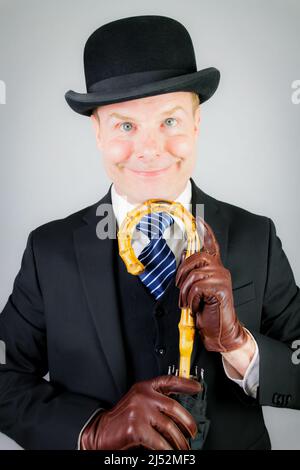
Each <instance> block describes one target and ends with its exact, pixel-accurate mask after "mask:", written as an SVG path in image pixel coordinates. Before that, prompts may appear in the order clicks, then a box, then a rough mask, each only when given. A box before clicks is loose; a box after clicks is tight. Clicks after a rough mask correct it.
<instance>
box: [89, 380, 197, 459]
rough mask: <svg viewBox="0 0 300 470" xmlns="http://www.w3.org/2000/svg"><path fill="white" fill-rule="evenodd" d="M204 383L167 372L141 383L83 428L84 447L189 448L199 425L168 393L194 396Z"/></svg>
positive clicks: (92, 448) (102, 448) (113, 448)
mask: <svg viewBox="0 0 300 470" xmlns="http://www.w3.org/2000/svg"><path fill="white" fill-rule="evenodd" d="M201 389H202V386H201V384H200V383H199V382H196V381H195V380H193V379H185V378H182V377H176V376H172V375H163V376H160V377H155V378H154V379H150V380H145V381H143V382H137V383H136V384H134V385H133V386H132V387H131V388H130V390H129V391H128V392H127V393H126V395H124V397H122V399H121V400H120V401H119V402H118V403H117V404H116V405H115V406H114V407H113V408H112V409H110V410H105V411H102V410H101V411H100V412H99V413H98V414H97V415H96V416H95V417H94V418H93V419H92V420H91V422H90V423H88V425H87V426H86V428H85V429H84V430H83V432H82V435H81V441H80V448H81V449H82V450H104V449H105V450H117V449H119V450H125V449H129V448H132V447H139V446H141V447H145V448H147V449H153V450H165V449H166V450H173V449H181V450H189V449H190V446H189V443H188V441H187V439H186V438H187V437H188V438H190V437H192V438H194V437H195V435H196V433H197V425H196V423H195V421H194V418H193V417H192V415H191V414H190V413H189V412H188V411H187V410H186V409H185V408H184V407H183V406H182V405H180V404H179V403H178V402H177V401H176V400H174V399H173V398H171V397H168V396H167V395H170V394H173V393H184V394H189V395H193V394H196V393H198V392H199V391H201Z"/></svg>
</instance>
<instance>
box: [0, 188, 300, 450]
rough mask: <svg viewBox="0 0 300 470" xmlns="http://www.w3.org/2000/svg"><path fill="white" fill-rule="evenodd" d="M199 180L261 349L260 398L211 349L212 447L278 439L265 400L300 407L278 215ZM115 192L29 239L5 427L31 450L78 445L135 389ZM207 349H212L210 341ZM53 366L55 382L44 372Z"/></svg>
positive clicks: (2, 401) (297, 308)
mask: <svg viewBox="0 0 300 470" xmlns="http://www.w3.org/2000/svg"><path fill="white" fill-rule="evenodd" d="M191 181H192V203H193V213H195V212H194V211H195V204H204V211H205V219H206V220H207V222H208V223H209V224H210V226H211V227H212V229H213V230H214V232H215V235H216V237H217V240H218V242H219V244H220V248H221V256H222V261H223V263H224V266H225V267H227V268H228V269H229V270H230V272H231V276H232V284H233V295H234V303H235V308H236V312H237V314H238V316H239V318H240V320H241V321H242V322H243V323H244V325H245V326H246V327H247V328H248V329H249V330H250V331H251V332H252V334H253V335H254V337H255V338H256V341H257V343H258V347H259V353H260V378H259V381H260V386H259V393H258V398H257V399H256V400H255V399H253V398H250V397H248V396H246V394H245V393H244V392H243V390H242V389H241V388H240V387H239V386H238V385H236V384H235V383H234V382H232V381H231V380H229V379H228V378H227V377H226V376H225V373H224V370H223V368H222V364H221V356H220V354H218V353H208V352H205V357H204V356H203V357H204V360H205V361H206V369H207V370H208V374H209V377H210V386H209V391H210V394H209V397H208V400H209V402H210V409H211V410H212V411H211V415H212V416H211V419H212V421H211V428H210V432H209V436H208V439H207V442H206V448H211V449H215V448H218V449H226V448H227V449H229V448H231V449H247V448H250V449H255V448H258V449H259V448H268V447H269V446H270V442H269V437H268V433H267V431H266V428H265V425H264V421H263V416H262V412H261V405H270V406H284V407H289V408H300V392H299V390H300V366H299V365H296V364H293V361H292V352H293V349H292V348H291V344H292V341H293V340H295V339H299V338H300V293H299V288H298V287H297V285H296V283H295V280H294V277H293V273H292V270H291V268H290V265H289V262H288V260H287V258H286V255H285V253H284V251H283V250H282V246H281V242H280V239H279V238H278V237H277V235H276V232H275V227H274V223H273V222H272V220H271V219H269V218H267V217H264V216H260V215H255V214H252V213H250V212H248V211H246V210H243V209H241V208H239V207H236V206H233V205H230V204H227V203H224V202H221V201H218V200H216V199H214V198H213V197H211V196H209V195H207V194H205V193H204V192H203V191H202V190H201V189H199V188H198V187H197V186H196V184H195V182H194V181H193V180H191ZM110 202H111V196H110V190H109V191H108V193H107V194H106V195H105V196H104V198H103V199H101V200H100V201H98V202H97V203H96V204H94V205H92V206H90V207H87V208H85V209H83V210H81V211H79V212H77V213H75V214H72V215H70V216H68V217H66V218H64V219H61V220H55V221H52V222H49V223H47V224H44V225H42V226H40V227H38V228H36V229H35V230H33V231H32V232H31V233H30V234H29V237H28V242H27V246H26V249H25V252H24V255H23V259H22V265H21V269H20V271H19V273H18V275H17V277H16V279H15V282H14V286H13V292H12V294H11V295H10V296H9V299H8V301H7V304H6V306H5V308H4V310H3V312H2V314H1V315H0V339H1V340H3V341H5V343H6V352H7V358H6V364H2V365H1V366H0V430H1V431H2V432H4V433H6V434H7V435H8V436H10V437H11V438H12V439H14V440H16V441H17V442H18V443H19V444H20V445H21V446H22V447H24V448H26V449H75V448H76V446H77V439H78V435H79V432H80V430H81V428H82V426H83V425H84V423H85V422H86V420H87V419H88V418H89V416H90V415H91V414H92V413H93V412H94V410H95V409H96V408H98V407H105V408H109V407H111V406H113V405H114V404H115V403H116V402H117V401H118V400H119V399H120V398H121V397H122V396H123V395H124V394H125V393H126V391H127V388H126V369H127V367H128V364H126V358H125V354H124V344H123V338H122V332H121V328H120V321H119V317H118V309H117V304H116V286H115V282H114V276H113V266H112V259H113V253H112V244H113V243H112V240H111V239H109V238H106V239H99V238H98V237H97V236H96V225H97V224H98V223H99V221H100V220H101V219H102V217H103V216H105V215H106V214H105V213H104V214H103V213H102V215H100V216H98V215H96V209H97V207H98V205H99V204H101V203H110ZM202 350H203V348H202ZM48 371H49V376H50V381H49V382H48V381H46V380H45V379H44V378H43V377H44V376H45V374H46V373H47V372H48Z"/></svg>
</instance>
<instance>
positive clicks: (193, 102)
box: [191, 91, 200, 112]
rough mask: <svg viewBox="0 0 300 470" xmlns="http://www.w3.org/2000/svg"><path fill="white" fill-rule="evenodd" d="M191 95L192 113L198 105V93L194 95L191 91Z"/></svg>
mask: <svg viewBox="0 0 300 470" xmlns="http://www.w3.org/2000/svg"><path fill="white" fill-rule="evenodd" d="M191 94H192V104H193V112H195V111H196V109H197V108H198V106H199V105H200V97H199V95H198V93H196V92H195V91H192V92H191Z"/></svg>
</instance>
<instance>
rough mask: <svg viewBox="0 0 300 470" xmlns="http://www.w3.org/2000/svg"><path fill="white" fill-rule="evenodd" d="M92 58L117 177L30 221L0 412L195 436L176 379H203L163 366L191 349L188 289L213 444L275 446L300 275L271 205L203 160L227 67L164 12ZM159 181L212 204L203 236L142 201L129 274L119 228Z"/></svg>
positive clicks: (167, 444)
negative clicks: (185, 321)
mask: <svg viewBox="0 0 300 470" xmlns="http://www.w3.org/2000/svg"><path fill="white" fill-rule="evenodd" d="M84 60H85V74H86V82H87V93H86V94H79V93H75V92H73V91H69V92H68V93H67V94H66V99H67V102H68V103H69V105H70V106H71V107H72V109H74V110H75V111H76V112H78V113H80V114H82V115H86V116H91V120H92V123H93V126H94V129H95V135H96V141H97V145H98V147H99V149H100V151H101V154H102V158H103V163H104V168H105V170H106V173H107V174H108V176H109V177H110V179H111V180H112V182H113V184H112V185H111V187H110V188H109V191H108V192H107V194H106V195H105V196H104V197H103V198H102V199H101V200H100V201H98V202H97V203H95V204H94V205H92V206H90V207H88V208H85V209H83V210H81V211H79V212H77V213H75V214H72V215H70V216H68V217H66V218H65V219H62V220H56V221H53V222H49V223H48V224H45V225H43V226H41V227H38V228H36V229H35V230H33V231H32V232H31V233H30V235H29V238H28V242H27V247H26V249H25V252H24V256H23V260H22V266H21V269H20V272H19V273H18V275H17V277H16V280H15V283H14V289H13V292H12V294H11V296H10V297H9V299H8V302H7V304H6V306H5V308H4V311H3V312H2V315H1V316H0V338H1V339H2V340H3V341H5V344H6V351H7V360H6V364H4V365H1V370H0V372H1V375H0V377H1V380H0V423H1V424H0V429H1V431H2V432H4V433H6V434H7V435H9V436H10V437H12V438H13V439H15V440H16V441H17V442H19V443H20V444H21V445H22V446H23V447H25V448H28V449H75V448H79V449H95V450H96V449H129V448H134V447H139V446H142V447H145V448H148V449H155V450H163V449H169V450H172V449H182V450H187V449H189V438H193V437H194V436H195V433H196V431H197V430H196V424H195V421H194V419H193V417H192V416H191V414H190V413H189V412H188V411H187V410H186V409H185V408H184V407H183V406H181V405H180V404H179V403H178V402H177V401H176V400H174V398H173V397H172V396H171V395H172V394H174V393H175V394H181V393H183V394H192V395H193V394H195V393H197V392H198V391H200V388H201V387H200V385H199V383H198V382H197V381H195V380H193V379H184V378H181V377H176V376H172V375H167V372H168V367H169V365H170V364H176V363H177V362H178V322H179V318H180V307H185V306H190V308H191V311H192V314H193V315H194V317H195V322H196V328H197V335H196V336H195V344H194V350H193V356H192V365H193V367H194V366H198V367H199V368H200V367H201V368H203V369H204V371H205V378H206V382H207V385H208V389H207V390H208V397H207V406H208V408H207V415H208V418H209V420H210V429H209V433H208V435H207V438H206V441H205V444H204V448H206V449H269V448H270V440H269V436H268V432H267V430H266V428H265V424H264V420H263V415H262V410H261V406H262V405H271V406H285V407H289V408H299V406H300V397H299V391H298V390H299V385H300V372H299V367H298V366H297V365H296V364H294V363H293V361H292V353H293V349H292V343H293V341H294V340H295V339H297V338H299V337H300V293H299V289H298V287H297V285H296V284H295V280H294V277H293V273H292V271H291V268H290V265H289V262H288V260H287V258H286V256H285V254H284V252H283V250H282V247H281V242H280V239H279V238H278V237H277V235H276V231H275V227H274V223H273V221H272V220H271V219H269V218H267V217H263V216H259V215H255V214H252V213H250V212H248V211H246V210H243V209H241V208H239V207H236V206H233V205H230V204H227V203H224V202H221V201H218V200H216V199H214V198H213V197H211V196H209V195H207V194H205V193H204V192H203V191H202V190H201V189H200V188H199V187H198V186H197V185H196V183H195V182H194V180H193V179H192V178H191V176H192V173H193V170H194V165H195V161H196V142H197V138H198V134H199V125H200V124H199V123H200V106H202V103H204V102H205V101H206V100H208V99H209V98H210V97H211V96H212V95H213V93H214V92H215V90H216V89H217V86H218V83H219V77H220V75H219V72H218V71H217V70H216V69H215V68H213V67H211V68H208V69H205V70H201V71H197V68H196V62H195V56H194V51H193V45H192V42H191V39H190V37H189V34H188V32H187V31H186V29H185V28H184V27H183V26H182V25H181V24H180V23H178V22H177V21H175V20H173V19H171V18H166V17H162V16H139V17H131V18H123V19H121V20H118V21H114V22H111V23H109V24H106V25H104V26H102V27H101V28H99V29H98V30H96V31H95V32H94V33H93V34H92V35H91V36H90V38H89V39H88V41H87V43H86V46H85V55H84ZM198 100H199V101H200V106H199V101H198ZM152 198H160V199H168V200H173V201H178V202H181V203H182V204H183V205H184V207H186V208H187V209H188V210H190V212H192V213H193V215H195V216H196V209H197V206H198V205H203V206H204V225H202V226H201V227H200V225H199V226H198V228H199V230H201V229H202V230H203V241H204V244H203V246H202V249H201V251H200V252H197V253H194V254H193V255H191V256H190V257H188V258H186V259H184V257H183V256H182V254H183V252H184V249H185V245H184V243H185V242H184V239H183V238H182V239H181V240H180V237H178V239H177V237H175V236H173V237H172V236H170V237H169V239H168V233H169V234H170V233H171V229H172V228H174V231H173V232H172V233H173V235H174V233H175V230H177V231H180V230H181V227H180V224H179V222H178V221H177V220H174V219H173V218H172V217H170V216H168V214H167V213H161V214H159V215H157V217H155V216H154V217H153V218H151V217H148V219H147V217H146V219H143V220H142V221H141V222H140V223H139V224H138V225H137V227H136V230H135V233H136V234H137V237H136V239H135V241H134V244H135V245H134V246H135V250H136V254H137V256H139V259H140V260H143V261H144V263H145V265H146V271H145V275H141V276H140V277H138V276H132V275H130V274H128V272H127V271H126V267H125V265H124V263H123V260H122V259H121V257H120V256H119V252H118V243H117V239H116V232H117V231H118V229H119V228H120V225H121V223H122V221H123V220H124V218H125V217H126V215H127V213H128V212H129V211H130V210H131V209H133V208H134V207H136V206H137V205H139V204H141V203H142V202H144V201H146V200H148V199H152ZM111 205H112V213H111V214H109V217H108V218H107V214H108V213H109V210H110V209H109V208H110V207H111ZM111 215H112V217H110V216H111ZM107 221H108V222H107ZM107 224H108V225H109V228H108V231H106V236H103V227H104V225H105V226H106V225H107ZM151 224H152V225H153V226H154V227H155V229H156V230H157V231H158V233H159V237H158V238H157V239H156V240H155V239H154V237H153V238H152V232H151V230H150V225H151ZM112 227H113V228H112ZM107 234H108V235H109V236H108V235H107ZM149 239H150V240H149ZM167 242H168V243H167ZM158 246H161V248H160V249H159V250H158V251H157V253H156V251H155V250H157V247H158ZM153 255H154V256H153ZM155 259H156V261H155ZM145 260H147V262H146V261H145ZM158 260H159V262H157V261H158ZM166 260H167V261H166ZM164 263H165V264H164ZM149 266H150V267H151V268H150V267H149ZM162 266H163V269H161V267H162ZM154 271H155V275H153V273H154ZM166 274H167V275H166ZM149 281H150V282H149ZM274 366H275V367H274ZM48 371H49V377H50V380H49V382H48V381H46V380H45V379H43V377H44V375H45V374H46V373H47V372H48Z"/></svg>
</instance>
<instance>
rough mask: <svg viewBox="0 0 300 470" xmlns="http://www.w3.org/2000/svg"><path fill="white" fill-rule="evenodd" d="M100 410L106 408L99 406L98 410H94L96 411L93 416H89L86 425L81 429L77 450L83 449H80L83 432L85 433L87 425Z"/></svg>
mask: <svg viewBox="0 0 300 470" xmlns="http://www.w3.org/2000/svg"><path fill="white" fill-rule="evenodd" d="M100 410H104V408H97V410H96V411H94V413H93V414H92V416H90V417H89V419H88V420H87V422H86V423H85V425H84V426H83V428H82V429H81V431H80V434H79V436H78V441H77V449H76V450H81V449H80V441H81V436H82V433H83V431H84V430H85V428H86V426H87V425H88V424H89V422H90V421H91V420H92V419H93V418H94V416H95V415H96V414H97V413H98V412H99V411H100Z"/></svg>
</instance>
